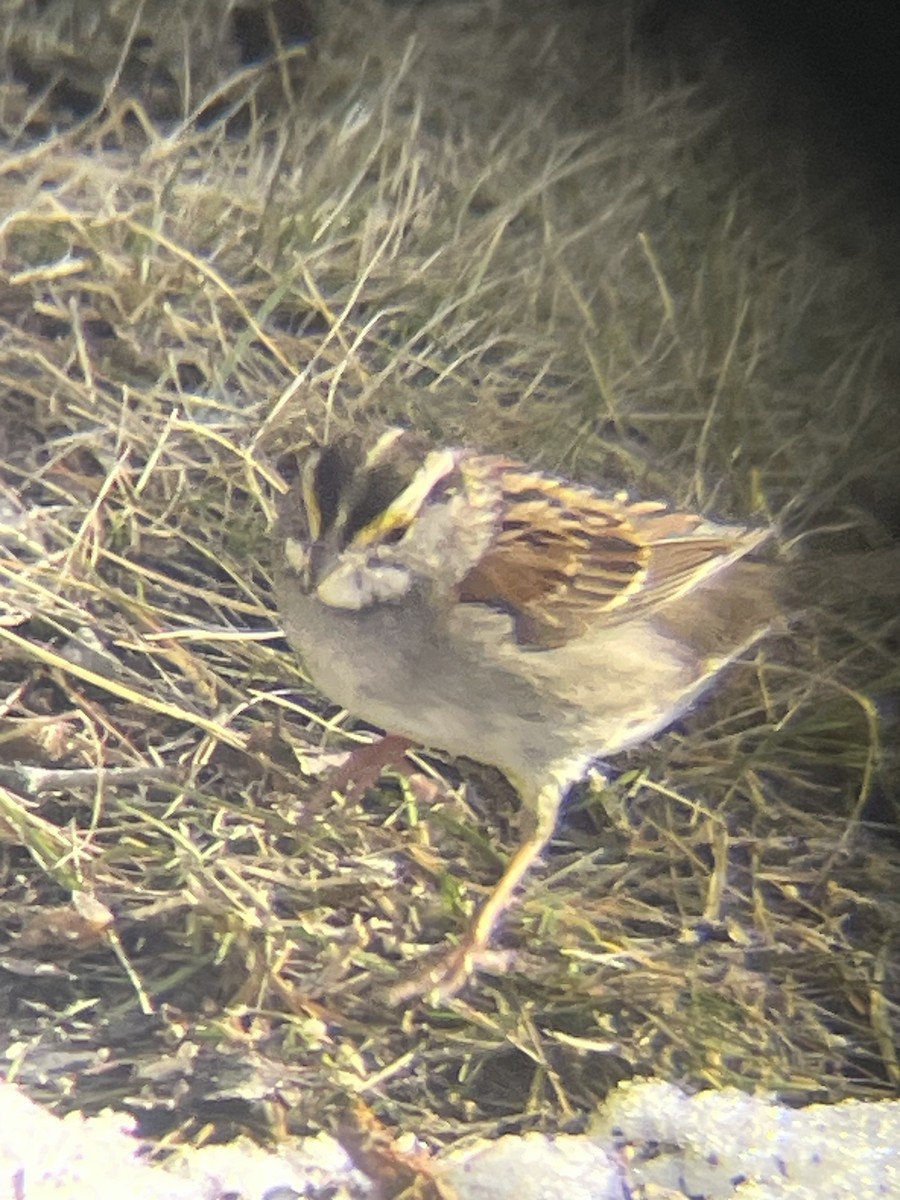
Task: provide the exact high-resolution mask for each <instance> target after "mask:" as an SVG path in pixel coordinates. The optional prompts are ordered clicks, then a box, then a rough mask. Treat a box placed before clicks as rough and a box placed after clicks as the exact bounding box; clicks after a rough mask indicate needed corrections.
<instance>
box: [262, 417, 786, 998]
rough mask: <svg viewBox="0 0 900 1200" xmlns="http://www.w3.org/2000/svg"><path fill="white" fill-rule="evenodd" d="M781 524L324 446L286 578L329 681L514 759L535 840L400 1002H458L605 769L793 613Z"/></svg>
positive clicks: (285, 514)
mask: <svg viewBox="0 0 900 1200" xmlns="http://www.w3.org/2000/svg"><path fill="white" fill-rule="evenodd" d="M771 532H772V531H771V529H770V528H766V527H761V528H754V527H751V526H748V525H745V524H724V523H720V522H718V521H714V520H710V519H708V518H706V517H704V516H702V515H699V514H697V513H694V512H688V511H682V510H680V509H677V508H673V507H669V506H667V505H666V504H664V503H661V502H658V501H653V500H651V501H642V500H635V499H631V498H629V496H628V495H626V494H624V493H622V492H615V493H611V494H606V493H604V492H603V491H602V490H597V489H595V488H593V487H589V486H587V485H586V484H583V483H575V482H571V481H569V480H567V479H564V478H562V477H560V476H557V475H553V474H550V473H548V472H545V471H541V470H537V469H535V468H533V467H531V466H528V465H527V464H526V463H524V462H520V461H518V460H517V459H515V458H509V457H506V456H505V455H501V454H487V453H481V452H479V451H478V450H476V449H471V448H466V447H441V448H431V447H429V445H428V443H427V442H426V440H425V439H424V438H422V437H421V436H420V435H419V434H417V433H415V432H414V431H410V430H403V429H395V428H391V429H389V430H387V431H386V432H385V433H384V434H382V435H381V436H380V437H378V438H377V439H375V440H374V442H372V443H370V444H368V443H367V441H366V439H364V438H360V437H356V436H348V437H344V438H340V439H338V440H336V441H334V442H333V443H332V444H330V445H326V446H323V447H317V448H314V449H312V450H310V451H309V452H308V453H307V454H306V455H305V456H304V457H303V460H302V463H300V465H299V470H298V472H297V478H296V479H295V481H294V483H293V484H292V485H291V486H290V487H289V488H288V490H287V491H286V493H285V495H284V496H283V497H282V498H281V500H280V502H279V515H278V526H277V537H276V542H277V545H276V551H275V561H274V583H275V593H276V599H277V602H278V606H279V609H280V613H281V617H282V621H283V626H284V631H285V633H286V635H287V638H288V641H289V642H290V644H291V646H292V647H293V648H294V649H295V650H296V651H297V653H298V654H299V655H300V657H301V659H302V661H303V663H304V665H305V668H306V670H307V671H308V673H309V676H310V678H311V679H312V681H313V683H314V684H315V685H316V687H317V688H318V689H319V690H320V691H321V692H323V693H324V694H325V695H326V696H327V697H329V698H330V699H332V700H333V701H336V702H337V703H339V704H340V705H342V706H343V707H344V708H346V709H348V710H349V711H350V712H351V713H353V714H355V715H356V716H358V717H361V718H363V719H365V720H366V721H367V722H370V723H372V724H374V725H376V726H378V727H380V728H382V729H384V730H386V731H389V732H390V733H392V734H395V735H400V736H401V737H402V738H404V739H407V740H408V741H411V742H416V743H420V744H423V745H425V746H428V747H431V748H434V749H439V750H442V751H445V752H447V753H449V754H450V755H459V756H465V757H468V758H472V759H476V760H478V761H481V762H484V763H487V764H490V765H492V766H494V767H497V768H499V769H500V771H502V772H503V773H504V774H505V775H506V776H507V778H508V779H509V780H510V781H511V783H512V784H513V785H514V787H515V788H516V789H517V791H518V793H519V796H520V799H521V806H522V837H521V842H520V844H519V846H518V849H517V850H516V851H515V853H514V854H513V855H512V857H511V859H510V860H509V862H508V864H507V866H506V868H505V870H504V871H503V874H502V876H501V878H500V879H499V881H498V882H497V884H496V885H495V887H494V889H493V891H492V892H491V893H490V895H489V897H488V898H487V900H486V901H485V902H484V903H483V904H482V906H481V908H480V909H479V910H478V911H477V912H476V914H475V916H474V919H473V920H472V922H471V924H470V926H469V929H468V931H467V932H466V933H465V934H464V936H463V937H462V940H461V942H460V944H459V946H457V947H456V948H455V949H453V950H452V951H451V952H450V953H449V954H448V955H446V956H445V958H444V960H443V961H442V962H441V963H439V964H438V966H437V967H436V968H435V969H433V970H430V971H428V972H427V973H426V975H425V976H423V977H422V978H420V979H419V980H418V981H417V982H416V983H415V984H414V985H412V986H411V987H410V988H409V989H407V990H403V989H401V991H400V993H398V995H400V996H402V998H407V997H408V996H410V995H415V994H429V995H432V996H436V997H440V998H447V997H450V996H452V995H454V994H455V993H456V992H458V991H459V990H460V988H461V987H462V986H463V985H464V983H465V982H466V981H467V979H468V978H469V976H470V975H471V973H472V972H473V971H474V970H475V969H476V968H477V966H478V965H479V960H480V959H483V958H484V957H485V952H486V951H487V948H488V946H489V943H490V941H491V938H492V935H493V933H494V930H495V928H496V926H497V923H498V921H499V920H500V918H501V916H502V914H503V912H504V910H505V909H506V908H507V907H508V906H509V904H510V902H511V901H512V899H513V896H514V893H515V892H516V890H517V888H518V887H519V885H520V884H521V883H522V881H523V879H524V877H525V875H526V874H527V872H528V871H529V869H530V868H531V867H532V865H533V864H534V863H535V861H536V860H537V859H538V858H539V857H540V855H541V853H542V851H543V850H544V848H545V847H546V845H547V843H548V841H549V840H550V838H551V836H552V834H553V832H554V828H555V826H556V821H557V817H558V814H559V810H560V806H561V803H562V801H563V799H564V797H565V795H566V792H567V791H568V789H569V788H570V786H571V785H572V784H574V783H576V782H577V781H579V780H580V779H582V778H583V777H584V776H585V774H586V772H587V771H588V769H589V768H590V767H591V766H592V764H595V763H597V762H598V761H599V762H602V761H604V760H606V759H608V758H610V757H612V756H613V755H616V754H619V753H621V752H622V751H624V750H628V749H629V748H631V747H634V746H637V745H639V744H640V743H641V742H643V741H645V740H646V739H648V738H651V737H653V735H655V734H657V733H659V732H660V731H662V730H664V729H665V728H666V727H667V726H669V725H671V724H672V722H673V721H675V720H676V719H678V718H679V717H680V716H682V715H683V714H684V713H685V712H687V710H688V709H690V708H691V707H692V705H694V703H695V702H696V701H697V700H698V699H699V698H700V696H702V695H703V693H704V692H705V691H707V689H708V688H710V686H711V685H712V684H713V682H714V681H715V680H716V679H717V677H718V676H719V675H720V673H721V672H722V671H723V670H724V668H725V667H727V666H728V664H729V663H731V662H732V661H733V660H734V659H736V658H738V657H739V656H740V655H742V654H743V653H744V652H745V651H747V650H748V648H750V647H751V646H752V645H753V644H754V643H755V642H756V641H757V640H758V639H759V638H761V637H763V636H764V635H765V634H766V632H767V631H768V630H769V628H770V627H771V626H772V624H773V622H774V621H775V620H776V619H777V616H778V610H779V606H778V602H777V599H776V589H775V586H774V578H775V571H774V569H773V567H772V566H771V564H768V563H766V562H762V561H754V560H753V558H752V556H753V555H754V553H755V552H757V551H758V550H759V549H760V548H761V547H762V545H763V543H764V542H766V540H767V539H768V538H769V537H770V536H771Z"/></svg>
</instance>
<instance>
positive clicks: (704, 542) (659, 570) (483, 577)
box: [459, 456, 766, 648]
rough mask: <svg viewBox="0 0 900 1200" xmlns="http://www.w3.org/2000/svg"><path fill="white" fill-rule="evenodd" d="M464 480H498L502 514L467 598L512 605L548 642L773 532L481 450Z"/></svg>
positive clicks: (521, 632)
mask: <svg viewBox="0 0 900 1200" xmlns="http://www.w3.org/2000/svg"><path fill="white" fill-rule="evenodd" d="M465 471H466V475H467V479H468V480H470V481H471V482H472V484H473V485H474V486H475V487H477V486H478V485H479V484H480V483H481V482H482V481H484V480H486V479H487V478H488V476H491V477H492V481H493V482H494V484H495V485H496V482H497V480H499V483H500V488H501V492H502V497H503V504H502V507H501V511H502V516H501V518H500V520H499V521H498V527H497V532H496V534H495V536H494V541H493V543H492V545H491V547H490V548H489V550H488V552H487V553H486V554H485V555H484V556H483V557H482V559H481V561H480V562H479V563H478V565H477V566H476V567H475V568H473V570H472V571H471V572H470V573H469V574H468V575H467V576H466V578H465V579H464V580H463V581H462V584H461V585H460V593H459V595H460V599H461V600H463V601H480V602H482V603H485V604H491V605H496V606H497V607H499V608H502V609H504V611H507V612H509V613H510V614H511V615H512V617H513V620H514V622H515V630H516V637H517V638H518V640H519V641H520V642H521V643H522V644H525V645H533V646H535V647H543V648H548V647H551V646H560V645H563V644H564V643H565V642H567V641H569V640H570V639H572V638H575V637H579V636H580V635H581V634H583V633H585V632H586V631H587V630H588V629H589V628H590V627H591V626H592V625H594V624H597V623H600V622H602V623H604V624H611V623H617V622H621V621H627V620H631V619H633V618H634V617H636V616H637V615H639V614H641V613H643V612H645V611H647V610H648V609H650V608H654V607H657V606H658V605H661V604H664V603H666V602H667V601H668V600H671V599H673V598H675V597H676V596H679V595H682V594H683V593H684V592H686V591H689V590H690V589H691V588H693V587H695V586H697V585H698V584H699V583H700V582H701V581H702V580H703V579H705V578H707V577H708V576H709V575H710V574H712V573H713V572H715V571H717V570H719V569H721V568H722V567H724V566H725V565H727V563H728V562H730V561H734V560H735V559H738V558H741V557H743V555H744V554H746V553H747V552H748V551H749V550H750V549H752V548H753V546H755V545H756V544H758V543H759V542H760V541H761V540H762V538H763V537H765V536H766V531H759V530H747V529H745V528H744V527H742V526H728V525H714V524H713V523H711V522H708V521H705V520H704V519H703V518H702V517H699V516H697V515H696V514H694V513H687V512H677V511H672V510H670V509H667V508H666V506H665V505H663V504H658V503H653V502H643V503H629V502H628V501H627V500H624V499H613V500H610V499H608V498H605V497H603V496H600V495H599V494H598V493H597V492H595V491H593V490H592V489H591V488H588V487H579V486H578V485H575V484H568V483H564V482H561V481H560V480H558V479H554V478H552V477H550V476H546V475H541V474H540V473H538V472H535V471H531V470H529V469H528V468H527V467H525V466H524V465H523V464H521V463H515V462H511V461H509V460H506V459H500V458H492V457H489V456H478V457H476V458H474V459H472V460H470V461H469V462H468V463H467V464H466V466H465Z"/></svg>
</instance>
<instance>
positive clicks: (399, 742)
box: [317, 734, 413, 801]
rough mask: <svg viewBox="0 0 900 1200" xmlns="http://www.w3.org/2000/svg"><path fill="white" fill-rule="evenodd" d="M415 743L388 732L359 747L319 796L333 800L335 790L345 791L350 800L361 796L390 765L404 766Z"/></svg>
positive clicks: (336, 770)
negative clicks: (332, 795) (407, 754)
mask: <svg viewBox="0 0 900 1200" xmlns="http://www.w3.org/2000/svg"><path fill="white" fill-rule="evenodd" d="M412 744H413V743H412V742H411V741H410V740H409V738H405V737H400V735H399V734H385V735H384V736H383V737H380V738H378V739H377V740H376V741H374V742H366V743H365V744H364V745H361V746H357V747H356V748H355V749H354V750H351V751H350V753H349V754H348V755H347V758H346V760H345V761H344V762H343V763H341V765H340V766H339V767H337V768H336V769H335V770H334V771H331V772H330V773H329V775H328V778H327V779H326V780H325V784H324V787H323V788H322V790H321V793H320V796H317V799H319V798H322V799H328V800H330V799H331V794H332V792H342V793H343V794H344V795H345V796H346V797H347V799H348V800H350V801H354V800H357V799H359V798H360V797H361V796H363V795H364V794H365V792H367V791H368V790H369V788H371V787H374V786H375V784H376V783H377V782H378V780H379V778H380V777H381V775H382V773H383V772H384V770H385V768H386V767H396V768H398V769H402V765H403V760H404V757H405V755H406V752H407V750H408V749H409V748H410V746H411V745H412Z"/></svg>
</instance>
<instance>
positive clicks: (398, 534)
mask: <svg viewBox="0 0 900 1200" xmlns="http://www.w3.org/2000/svg"><path fill="white" fill-rule="evenodd" d="M408 529H409V525H408V524H406V523H404V524H403V525H394V526H393V527H392V528H391V529H388V530H386V531H385V532H384V534H383V535H382V537H381V539H380V540H381V544H382V545H383V546H396V545H397V543H398V542H400V541H402V540H403V538H404V536H405V535H406V531H407V530H408Z"/></svg>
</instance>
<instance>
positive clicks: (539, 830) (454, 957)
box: [390, 782, 561, 1003]
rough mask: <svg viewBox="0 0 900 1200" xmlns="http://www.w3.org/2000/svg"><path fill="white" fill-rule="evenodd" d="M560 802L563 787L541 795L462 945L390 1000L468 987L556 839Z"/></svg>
mask: <svg viewBox="0 0 900 1200" xmlns="http://www.w3.org/2000/svg"><path fill="white" fill-rule="evenodd" d="M560 800H561V794H560V789H559V785H558V784H557V783H555V782H554V784H553V785H552V787H551V786H548V787H547V788H546V789H544V790H543V791H541V792H540V793H539V794H538V796H537V799H536V802H535V803H534V805H533V806H531V805H529V806H528V809H527V810H526V814H527V819H528V820H529V823H530V824H531V829H530V831H529V833H528V836H527V837H526V838H525V840H524V841H523V842H522V844H521V845H520V846H519V848H518V850H516V852H515V854H514V855H513V856H512V858H511V859H510V860H509V862H508V863H507V865H506V869H505V871H504V872H503V874H502V875H501V876H500V879H499V880H498V882H497V883H496V885H495V886H494V889H493V891H492V892H491V894H490V895H489V896H488V898H487V900H485V902H484V903H483V904H482V906H481V908H480V909H479V910H478V912H477V913H476V914H475V917H474V919H473V920H472V922H471V924H470V925H469V928H468V929H467V930H466V932H465V934H464V935H463V938H462V941H461V942H460V944H459V945H458V946H455V947H453V949H452V950H450V951H449V952H448V953H444V954H443V955H442V956H441V959H440V960H439V961H438V962H437V963H436V964H435V965H434V966H433V967H431V968H430V969H429V970H427V971H424V972H422V973H421V974H420V975H418V976H417V977H415V978H414V979H411V980H409V981H408V982H407V983H404V984H400V985H399V986H398V987H396V988H394V989H393V990H392V992H391V997H390V998H391V1001H392V1002H393V1003H399V1002H402V1001H405V1000H411V999H414V998H415V997H417V996H428V997H430V998H434V999H438V1000H447V999H449V998H450V997H451V996H455V995H456V993H457V992H459V991H460V990H461V988H462V987H464V985H465V983H466V981H467V980H468V979H469V977H470V976H471V975H472V974H473V973H474V972H475V971H476V970H477V969H478V966H479V959H480V958H481V959H484V958H486V957H487V954H486V952H487V950H488V946H489V945H490V941H491V937H492V936H493V933H494V930H495V929H496V927H497V924H498V923H499V921H500V918H501V917H502V916H503V914H504V912H505V911H506V909H507V908H509V906H510V904H511V903H512V900H513V896H514V893H515V891H516V888H517V887H518V886H519V884H520V883H521V882H522V880H523V879H524V878H525V876H526V875H527V874H528V872H529V871H530V870H531V868H532V866H533V865H534V863H535V862H536V861H537V859H539V858H540V856H541V854H542V853H543V851H544V848H545V846H546V845H547V843H548V842H549V841H550V838H551V837H552V836H553V830H554V828H555V827H556V814H557V812H558V811H559V805H560Z"/></svg>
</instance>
